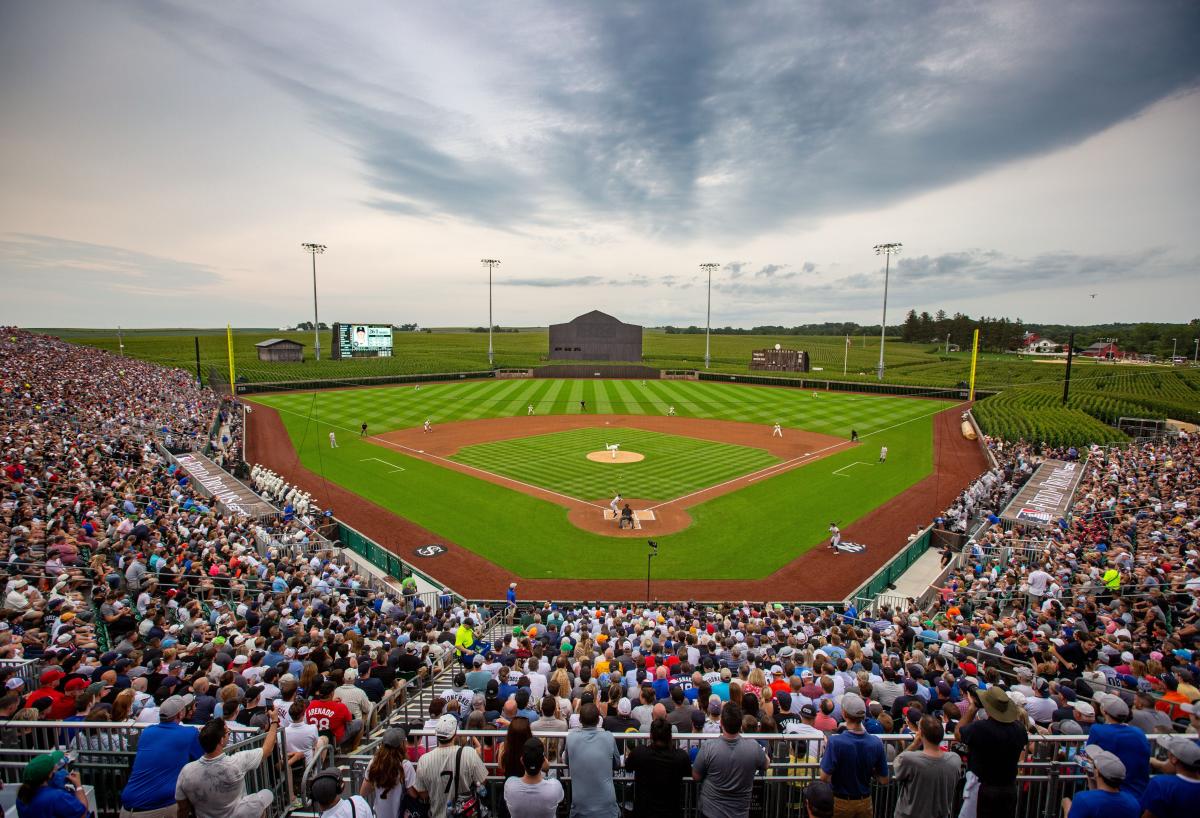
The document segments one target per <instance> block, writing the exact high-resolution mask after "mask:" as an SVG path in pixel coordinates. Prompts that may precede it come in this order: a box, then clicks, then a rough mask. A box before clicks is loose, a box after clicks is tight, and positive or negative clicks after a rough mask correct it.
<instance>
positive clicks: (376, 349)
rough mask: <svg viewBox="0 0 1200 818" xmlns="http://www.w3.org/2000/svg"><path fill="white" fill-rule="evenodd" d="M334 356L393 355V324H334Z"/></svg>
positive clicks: (384, 356)
mask: <svg viewBox="0 0 1200 818" xmlns="http://www.w3.org/2000/svg"><path fill="white" fill-rule="evenodd" d="M333 357H334V358H335V359H337V358H390V357H392V325H391V324H342V323H337V324H334V325H333Z"/></svg>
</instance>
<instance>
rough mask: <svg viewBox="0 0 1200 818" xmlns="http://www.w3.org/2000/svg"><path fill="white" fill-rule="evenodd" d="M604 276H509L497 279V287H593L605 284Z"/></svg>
mask: <svg viewBox="0 0 1200 818" xmlns="http://www.w3.org/2000/svg"><path fill="white" fill-rule="evenodd" d="M604 283H605V279H604V277H603V276H575V277H574V278H507V279H504V280H503V281H497V282H496V286H497V287H539V288H548V287H593V286H595V285H597V284H604Z"/></svg>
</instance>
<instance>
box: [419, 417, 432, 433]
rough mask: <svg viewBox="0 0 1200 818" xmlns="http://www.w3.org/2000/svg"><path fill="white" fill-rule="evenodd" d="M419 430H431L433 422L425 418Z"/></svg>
mask: <svg viewBox="0 0 1200 818" xmlns="http://www.w3.org/2000/svg"><path fill="white" fill-rule="evenodd" d="M421 430H422V431H425V432H432V431H433V423H432V422H431V421H430V419H429V418H425V425H424V426H422V427H421Z"/></svg>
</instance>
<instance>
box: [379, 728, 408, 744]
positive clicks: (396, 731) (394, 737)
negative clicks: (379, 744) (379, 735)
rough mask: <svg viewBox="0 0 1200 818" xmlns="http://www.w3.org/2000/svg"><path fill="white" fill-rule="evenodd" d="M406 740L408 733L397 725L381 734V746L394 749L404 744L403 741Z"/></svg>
mask: <svg viewBox="0 0 1200 818" xmlns="http://www.w3.org/2000/svg"><path fill="white" fill-rule="evenodd" d="M407 740H408V733H406V732H405V731H404V730H403V729H401V728H399V727H393V728H391V729H390V730H388V731H387V732H386V733H384V734H383V746H384V747H391V748H392V749H396V748H398V747H402V746H404V742H406V741H407Z"/></svg>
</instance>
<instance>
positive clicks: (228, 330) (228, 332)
mask: <svg viewBox="0 0 1200 818" xmlns="http://www.w3.org/2000/svg"><path fill="white" fill-rule="evenodd" d="M975 333H976V335H978V334H979V331H978V330H976V331H975ZM225 348H226V349H227V350H228V351H229V394H230V395H232V396H236V395H237V381H236V380H235V379H234V372H233V325H232V324H226V325H225ZM974 382H975V367H974V366H972V367H971V383H974Z"/></svg>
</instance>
